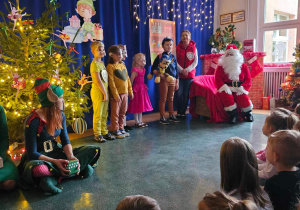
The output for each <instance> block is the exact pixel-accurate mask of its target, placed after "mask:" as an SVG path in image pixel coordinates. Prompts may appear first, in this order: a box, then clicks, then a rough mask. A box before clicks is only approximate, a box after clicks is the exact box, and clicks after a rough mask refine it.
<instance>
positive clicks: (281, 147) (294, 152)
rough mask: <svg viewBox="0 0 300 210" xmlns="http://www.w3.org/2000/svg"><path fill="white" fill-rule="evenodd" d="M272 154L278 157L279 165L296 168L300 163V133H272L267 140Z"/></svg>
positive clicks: (287, 131) (293, 131) (289, 131)
mask: <svg viewBox="0 0 300 210" xmlns="http://www.w3.org/2000/svg"><path fill="white" fill-rule="evenodd" d="M268 143H270V144H271V145H272V152H275V153H277V154H278V155H279V157H280V161H279V162H280V163H282V164H283V165H285V166H296V165H298V164H299V162H300V152H299V151H300V132H299V131H295V130H281V131H276V132H274V133H272V134H271V135H270V136H269V138H268Z"/></svg>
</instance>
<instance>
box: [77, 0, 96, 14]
mask: <svg viewBox="0 0 300 210" xmlns="http://www.w3.org/2000/svg"><path fill="white" fill-rule="evenodd" d="M80 4H85V5H88V6H90V7H91V8H92V10H93V11H94V12H96V10H95V7H94V3H93V0H79V1H78V2H77V7H78V6H79V5H80Z"/></svg>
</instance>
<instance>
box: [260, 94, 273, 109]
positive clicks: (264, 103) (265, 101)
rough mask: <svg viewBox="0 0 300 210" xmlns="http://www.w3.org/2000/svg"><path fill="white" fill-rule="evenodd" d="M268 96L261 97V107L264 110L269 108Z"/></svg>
mask: <svg viewBox="0 0 300 210" xmlns="http://www.w3.org/2000/svg"><path fill="white" fill-rule="evenodd" d="M270 98H271V97H270V96H268V97H263V98H262V100H263V109H264V110H269V109H270Z"/></svg>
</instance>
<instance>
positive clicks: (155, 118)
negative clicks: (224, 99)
mask: <svg viewBox="0 0 300 210" xmlns="http://www.w3.org/2000/svg"><path fill="white" fill-rule="evenodd" d="M253 113H255V114H270V110H262V109H253ZM159 118H160V115H159V112H157V113H152V114H146V115H143V122H145V123H148V122H153V121H158V120H159ZM134 124H135V122H134V120H128V121H127V125H128V126H134ZM108 130H110V125H108ZM93 135H94V133H93V129H92V128H90V129H88V130H87V131H86V132H85V133H84V134H82V135H79V134H76V133H69V138H70V140H73V139H79V138H83V137H87V136H93Z"/></svg>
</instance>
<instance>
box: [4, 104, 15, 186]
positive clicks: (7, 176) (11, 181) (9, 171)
mask: <svg viewBox="0 0 300 210" xmlns="http://www.w3.org/2000/svg"><path fill="white" fill-rule="evenodd" d="M8 144H9V138H8V128H7V121H6V115H5V112H4V109H3V107H2V106H1V105H0V191H1V190H11V189H13V188H14V187H15V185H16V180H17V179H18V170H17V167H16V166H15V164H14V163H13V161H12V160H11V158H10V156H9V155H8V154H7V150H8Z"/></svg>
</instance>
